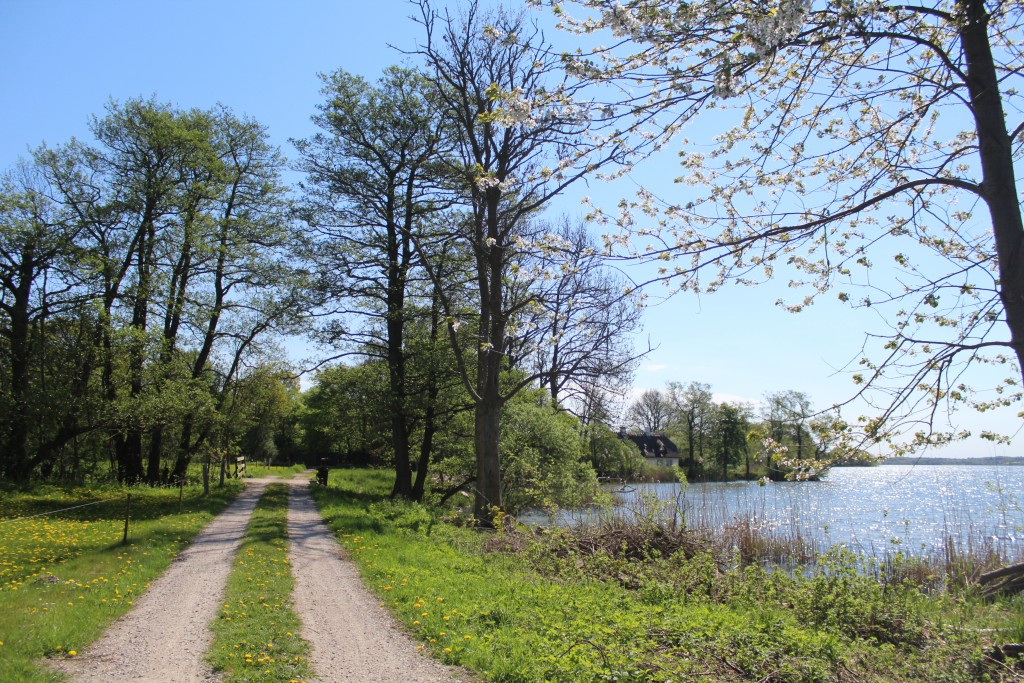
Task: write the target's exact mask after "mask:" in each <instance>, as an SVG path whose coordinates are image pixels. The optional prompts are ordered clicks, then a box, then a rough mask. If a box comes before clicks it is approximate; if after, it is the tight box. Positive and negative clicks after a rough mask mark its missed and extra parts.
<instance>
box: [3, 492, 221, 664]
mask: <svg viewBox="0 0 1024 683" xmlns="http://www.w3.org/2000/svg"><path fill="white" fill-rule="evenodd" d="M240 487H241V484H240V483H238V482H232V483H230V484H229V485H228V486H225V487H224V488H223V489H220V488H217V487H214V488H213V489H212V490H211V495H210V496H206V497H204V496H203V495H202V488H201V487H198V486H192V487H186V488H185V489H184V490H183V491H182V493H183V498H182V502H181V504H182V512H181V513H179V512H178V505H179V501H178V494H179V492H178V489H176V488H174V489H166V488H165V489H160V488H149V487H144V486H140V487H120V486H113V485H110V486H99V487H91V488H90V487H66V488H62V487H52V486H40V487H37V488H35V489H33V490H31V491H29V492H21V493H12V492H8V493H5V495H4V497H3V500H2V501H0V615H2V616H0V671H3V676H4V680H10V681H23V682H25V683H33V682H35V681H54V680H57V677H56V675H55V674H53V673H52V672H49V671H46V670H45V669H44V668H43V667H40V666H39V664H38V663H39V661H40V660H42V659H43V658H44V657H70V656H75V655H76V654H77V653H78V652H80V651H81V650H82V649H83V648H84V647H85V646H86V645H88V644H89V643H90V642H92V641H93V640H95V639H96V638H97V637H98V636H99V635H100V633H102V631H103V629H104V628H106V626H107V625H108V624H109V623H110V622H112V621H113V620H114V619H116V618H117V617H118V616H120V615H121V614H123V613H125V612H126V611H127V610H128V609H130V608H131V606H132V604H133V602H134V600H135V599H136V598H137V597H138V595H139V594H141V593H142V591H144V590H145V589H146V587H148V585H149V583H150V582H151V581H152V580H153V579H155V578H156V577H157V576H159V575H160V574H161V573H162V572H163V571H164V570H165V569H166V568H167V566H168V564H170V562H171V560H172V559H174V557H175V556H177V554H178V553H179V552H180V551H181V550H182V549H183V548H184V547H185V545H187V544H188V542H189V540H190V539H191V538H192V537H193V536H194V535H195V534H196V533H198V532H199V531H200V530H201V529H202V528H203V527H204V526H205V525H206V524H207V523H208V522H209V521H210V520H211V519H212V518H213V516H214V515H215V514H216V513H218V512H220V511H221V510H222V509H223V508H224V507H225V506H226V505H227V504H228V503H229V502H230V501H231V500H232V499H233V498H234V497H235V495H236V494H237V493H238V491H239V490H240ZM128 493H131V496H132V507H131V520H130V525H129V536H128V544H127V545H122V544H121V541H122V537H123V533H124V513H125V500H126V496H127V494H128ZM104 500H106V501H107V502H102V503H98V504H93V505H88V506H86V507H78V508H76V509H73V510H67V511H65V512H61V513H59V514H54V515H45V516H38V517H31V518H28V519H18V518H21V517H28V516H30V515H39V514H41V513H45V512H49V511H53V510H58V509H64V508H71V507H74V506H79V505H83V504H87V503H97V502H98V501H104Z"/></svg>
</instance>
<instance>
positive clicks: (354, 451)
mask: <svg viewBox="0 0 1024 683" xmlns="http://www.w3.org/2000/svg"><path fill="white" fill-rule="evenodd" d="M386 392H387V369H386V367H384V365H383V364H382V363H374V362H367V363H361V364H359V365H354V366H350V365H336V366H332V367H329V368H325V369H323V370H321V371H320V372H318V373H317V374H316V377H315V378H314V385H313V387H312V388H311V389H310V390H309V391H307V392H306V393H305V394H304V395H303V404H304V411H303V413H302V417H301V424H302V430H303V438H304V439H305V444H304V445H305V448H306V451H307V452H308V453H310V454H312V455H316V454H328V453H339V454H342V455H345V456H348V457H349V458H350V459H352V460H355V461H356V462H359V458H360V456H361V457H362V458H363V460H364V462H362V464H366V462H365V460H366V459H368V458H369V459H373V460H381V459H383V458H384V453H385V449H386V448H387V444H388V443H389V441H390V435H391V432H390V425H389V422H388V420H387V413H386V412H385V405H384V401H383V398H382V397H383V396H384V395H385V394H386Z"/></svg>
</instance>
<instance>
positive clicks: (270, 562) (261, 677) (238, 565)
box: [208, 484, 311, 683]
mask: <svg viewBox="0 0 1024 683" xmlns="http://www.w3.org/2000/svg"><path fill="white" fill-rule="evenodd" d="M287 511H288V488H287V485H285V484H272V485H270V486H268V487H267V490H266V492H265V493H264V494H263V496H262V498H260V501H259V504H258V505H257V507H256V510H255V512H254V513H253V516H252V520H251V521H250V522H249V527H248V530H247V531H246V536H245V539H244V540H243V541H242V546H241V548H240V549H239V552H238V555H237V556H236V558H235V563H234V566H233V568H232V571H231V577H230V578H229V579H228V587H227V594H226V595H225V598H224V604H223V606H222V609H221V614H220V618H219V619H217V620H216V621H215V622H214V624H213V634H214V642H213V645H212V647H211V649H210V654H209V656H208V659H209V661H210V663H211V664H212V665H213V667H214V668H215V669H216V670H217V671H221V672H223V680H224V681H225V683H236V682H237V683H241V682H242V681H245V682H247V683H248V682H253V683H257V682H262V681H266V682H268V683H270V682H278V681H301V680H303V679H304V678H306V677H308V676H310V675H311V671H310V667H309V663H308V660H307V658H306V655H307V653H308V651H309V645H308V644H307V643H306V641H304V640H303V639H302V638H301V637H300V636H299V630H300V628H301V625H300V623H299V619H298V617H297V616H296V614H295V612H294V611H293V610H292V604H291V593H292V589H293V587H294V581H293V579H292V575H291V568H290V566H289V564H288V540H287V536H286V533H287V526H288V520H287Z"/></svg>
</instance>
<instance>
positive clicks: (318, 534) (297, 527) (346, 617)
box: [288, 480, 474, 683]
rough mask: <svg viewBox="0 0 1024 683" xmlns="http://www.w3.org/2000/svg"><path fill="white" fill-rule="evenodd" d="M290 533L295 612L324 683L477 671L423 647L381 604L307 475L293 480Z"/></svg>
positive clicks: (417, 679) (386, 681)
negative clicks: (319, 505)
mask: <svg viewBox="0 0 1024 683" xmlns="http://www.w3.org/2000/svg"><path fill="white" fill-rule="evenodd" d="M288 538H289V556H290V562H291V565H292V573H293V575H294V576H295V593H294V596H293V598H294V603H295V611H296V612H297V613H298V614H299V617H300V619H301V620H302V636H303V638H305V639H306V640H307V641H308V642H309V643H310V644H311V645H312V650H313V651H312V656H311V661H312V664H313V670H314V671H316V672H317V679H316V680H317V681H320V683H329V682H330V683H335V682H341V681H346V682H349V681H351V682H357V681H358V682H359V683H393V682H394V683H459V682H460V681H469V680H474V679H473V678H472V677H471V674H469V672H466V671H464V670H461V669H455V668H453V667H449V666H445V665H444V664H441V663H439V662H437V661H435V660H433V659H430V658H428V657H427V656H425V655H423V654H422V653H421V652H419V651H418V650H417V649H416V645H415V644H414V642H413V640H412V639H411V638H410V637H409V636H408V635H407V634H406V633H405V632H404V631H402V630H401V628H400V627H399V625H398V624H397V623H396V621H395V620H394V619H393V618H392V617H391V615H389V614H388V613H387V612H386V611H384V608H383V607H381V606H380V599H379V598H376V597H374V596H373V595H372V594H371V593H370V592H369V591H368V590H367V589H366V588H365V587H364V586H363V583H362V580H361V579H360V578H359V573H358V572H357V571H356V568H355V567H354V566H353V565H352V563H351V562H349V561H347V560H344V559H343V558H342V557H341V551H340V548H339V546H338V542H337V540H336V539H335V538H334V535H333V534H332V533H331V531H330V529H328V527H327V525H326V524H324V522H323V520H322V518H321V517H320V513H319V512H317V509H316V506H315V505H314V503H313V499H312V498H311V497H310V495H309V490H308V486H307V482H306V481H305V480H298V481H296V480H293V481H292V488H291V495H290V496H289V499H288Z"/></svg>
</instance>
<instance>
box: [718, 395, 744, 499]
mask: <svg viewBox="0 0 1024 683" xmlns="http://www.w3.org/2000/svg"><path fill="white" fill-rule="evenodd" d="M715 412H716V419H715V427H714V430H713V432H712V436H713V439H714V447H713V452H714V456H715V463H716V464H717V465H718V474H719V476H720V477H721V478H722V479H723V480H725V479H728V478H729V466H730V465H735V464H737V463H739V462H740V461H741V460H743V457H744V456H745V455H746V453H747V448H748V445H747V430H748V428H749V414H748V413H749V411H748V410H747V409H746V407H744V406H741V405H736V404H732V403H720V404H719V405H718V406H717V408H716V411H715ZM748 472H749V465H748Z"/></svg>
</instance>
